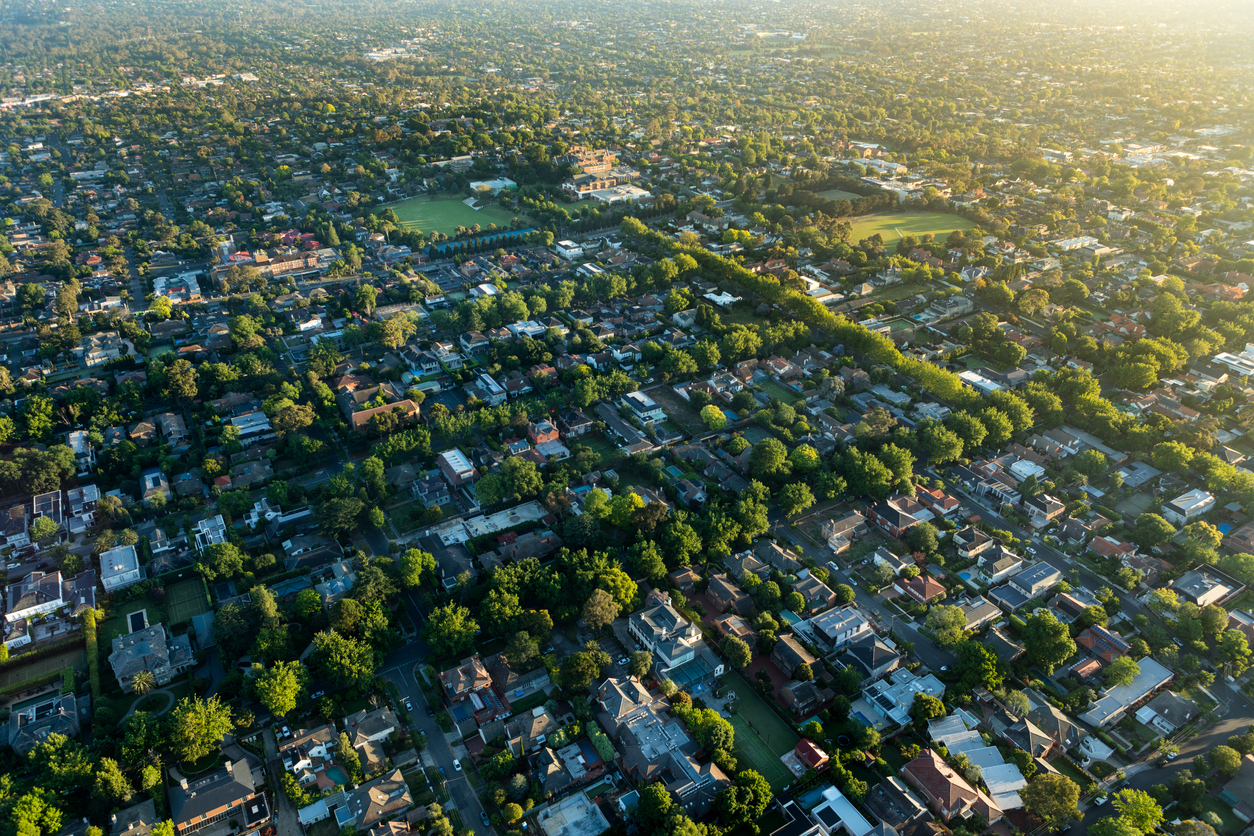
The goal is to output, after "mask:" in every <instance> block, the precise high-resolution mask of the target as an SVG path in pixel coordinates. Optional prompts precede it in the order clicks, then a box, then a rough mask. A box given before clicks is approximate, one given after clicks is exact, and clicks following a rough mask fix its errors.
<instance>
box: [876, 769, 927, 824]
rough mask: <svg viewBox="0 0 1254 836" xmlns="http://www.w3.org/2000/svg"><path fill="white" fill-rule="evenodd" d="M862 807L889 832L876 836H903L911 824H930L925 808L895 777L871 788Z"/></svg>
mask: <svg viewBox="0 0 1254 836" xmlns="http://www.w3.org/2000/svg"><path fill="white" fill-rule="evenodd" d="M862 805H863V806H864V807H866V809H867V811H868V812H870V813H871V815H873V816H874V817H875V818H876V819H877V820H878V821H880V822H882V823H883V824H884V826H885V827H886V828H888V830H889V831H890V832H889V833H884V832H879V833H876V836H894V834H903V836H904V828H906V827H907V826H908V825H910V824H911V823H913V822H917V821H929V822H930V820H931V818H932V817H931V816H930V815H928V811H927V807H926V806H925V805H924V804H923V802H921V801H919V799H918V798H916V797H915V795H914V793H912V792H910V789H909V788H908V787H907V786H906V785H905V784H904V783H902V781H901V779H900V778H896V777H893V778H887V779H885V780H883V781H880V782H879V783H878V784H876V785H875V786H873V787H871V791H870V792H869V793H867V796H866V798H865V799H864V800H863V802H862ZM928 836H930V834H928Z"/></svg>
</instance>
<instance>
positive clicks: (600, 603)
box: [583, 589, 619, 631]
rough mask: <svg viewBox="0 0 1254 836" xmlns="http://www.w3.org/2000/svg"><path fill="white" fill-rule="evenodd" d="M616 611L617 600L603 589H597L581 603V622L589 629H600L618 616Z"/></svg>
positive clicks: (617, 607)
mask: <svg viewBox="0 0 1254 836" xmlns="http://www.w3.org/2000/svg"><path fill="white" fill-rule="evenodd" d="M618 611H619V606H618V602H617V601H615V600H614V597H613V596H612V595H610V594H609V593H608V592H606V591H605V590H604V589H597V590H594V591H593V593H592V595H590V596H589V597H588V600H587V601H586V602H585V603H584V605H583V622H584V624H587V625H588V627H589V629H591V630H594V631H596V630H601V629H603V628H605V627H608V626H610V624H611V623H612V622H613V621H614V619H616V618H618Z"/></svg>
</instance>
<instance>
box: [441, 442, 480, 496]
mask: <svg viewBox="0 0 1254 836" xmlns="http://www.w3.org/2000/svg"><path fill="white" fill-rule="evenodd" d="M435 463H436V467H438V468H439V469H440V472H441V473H443V474H444V478H445V479H447V480H448V483H449V484H450V485H452V486H453V487H455V488H458V487H461V486H462V485H464V484H465V483H467V482H473V481H474V480H475V479H478V478H479V471H477V470H475V466H474V465H473V464H471V463H470V459H468V458H467V457H466V454H465V453H463V452H462V451H461V450H458V449H457V448H456V447H454V448H452V449H451V450H444V451H442V452H441V453H440V454H439V455H438V456H436V461H435Z"/></svg>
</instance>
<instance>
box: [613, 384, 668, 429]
mask: <svg viewBox="0 0 1254 836" xmlns="http://www.w3.org/2000/svg"><path fill="white" fill-rule="evenodd" d="M623 406H624V407H626V408H627V409H628V410H629V411H630V412H631V414H632V415H634V416H636V418H638V419H640V420H641V421H643V422H644V423H646V424H652V423H654V422H656V421H665V420H666V413H665V412H663V411H662V407H660V406H658V404H657V401H655V400H653V398H650V397H649V396H648V395H646V394H645V393H644V392H628V393H627V394H626V395H623Z"/></svg>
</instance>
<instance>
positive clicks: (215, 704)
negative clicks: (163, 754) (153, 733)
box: [166, 696, 235, 763]
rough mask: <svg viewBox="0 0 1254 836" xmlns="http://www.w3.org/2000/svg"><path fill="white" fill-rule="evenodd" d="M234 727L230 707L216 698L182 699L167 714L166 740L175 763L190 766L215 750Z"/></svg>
mask: <svg viewBox="0 0 1254 836" xmlns="http://www.w3.org/2000/svg"><path fill="white" fill-rule="evenodd" d="M234 728H235V723H234V721H233V720H232V719H231V708H230V706H228V705H225V704H223V703H221V702H219V701H218V698H217V697H216V696H212V697H209V698H207V699H206V698H202V697H184V698H183V699H182V700H180V701H179V704H178V705H176V706H175V707H174V710H173V711H171V712H170V718H169V720H168V722H167V727H166V729H167V740H168V743H169V746H170V749H171V750H172V751H173V753H174V755H175V756H176V757H177V758H179V760H181V761H183V762H185V763H191V762H194V761H198V760H200V759H201V758H203V757H205V756H206V755H208V754H209V753H210V752H212V751H213V750H214V749H216V748H217V746H218V743H219V742H220V741H221V740H222V738H223V737H225V736H226V735H227V734H229V733H230V732H231V731H232V730H233V729H234Z"/></svg>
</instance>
